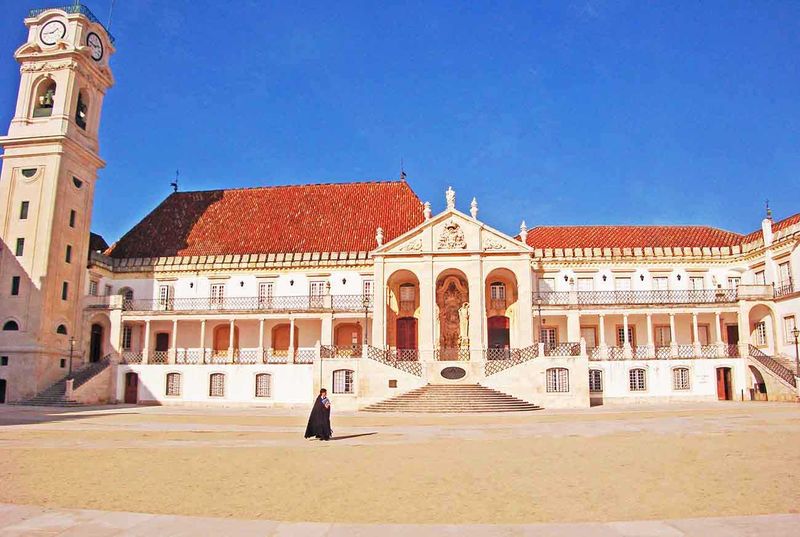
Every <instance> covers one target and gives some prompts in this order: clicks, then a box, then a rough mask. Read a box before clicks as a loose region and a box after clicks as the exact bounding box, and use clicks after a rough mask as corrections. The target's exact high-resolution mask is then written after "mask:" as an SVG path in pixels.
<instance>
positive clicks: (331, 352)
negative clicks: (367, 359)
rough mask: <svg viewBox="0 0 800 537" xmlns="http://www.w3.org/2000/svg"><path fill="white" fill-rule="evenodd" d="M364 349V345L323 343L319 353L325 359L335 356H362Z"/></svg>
mask: <svg viewBox="0 0 800 537" xmlns="http://www.w3.org/2000/svg"><path fill="white" fill-rule="evenodd" d="M362 351H363V346H362V345H349V346H339V345H322V346H321V347H320V349H319V355H320V358H322V359H323V360H330V359H334V358H361V357H362Z"/></svg>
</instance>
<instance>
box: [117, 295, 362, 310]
mask: <svg viewBox="0 0 800 537" xmlns="http://www.w3.org/2000/svg"><path fill="white" fill-rule="evenodd" d="M365 306H366V308H367V309H368V310H372V307H373V297H372V296H371V295H367V296H366V297H365V296H364V295H332V296H314V295H312V296H273V297H226V298H222V299H218V298H210V297H202V298H170V299H167V300H163V299H147V298H135V299H129V300H125V301H124V302H123V304H122V309H123V310H125V311H130V312H147V311H164V312H174V311H204V312H205V311H220V312H231V311H263V312H295V311H329V310H334V311H364V309H365Z"/></svg>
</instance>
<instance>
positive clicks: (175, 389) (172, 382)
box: [167, 373, 181, 397]
mask: <svg viewBox="0 0 800 537" xmlns="http://www.w3.org/2000/svg"><path fill="white" fill-rule="evenodd" d="M180 394H181V374H180V373H167V395H170V396H173V397H175V396H178V395H180Z"/></svg>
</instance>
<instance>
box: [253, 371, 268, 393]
mask: <svg viewBox="0 0 800 537" xmlns="http://www.w3.org/2000/svg"><path fill="white" fill-rule="evenodd" d="M256 397H272V375H270V374H269V373H259V374H258V375H256Z"/></svg>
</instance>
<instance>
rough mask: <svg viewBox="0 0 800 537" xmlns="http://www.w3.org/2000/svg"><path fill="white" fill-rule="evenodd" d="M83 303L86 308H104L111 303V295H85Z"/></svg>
mask: <svg viewBox="0 0 800 537" xmlns="http://www.w3.org/2000/svg"><path fill="white" fill-rule="evenodd" d="M83 303H84V306H85V307H87V308H97V309H105V308H108V307H109V305H110V303H111V295H86V296H85V297H84V298H83Z"/></svg>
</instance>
